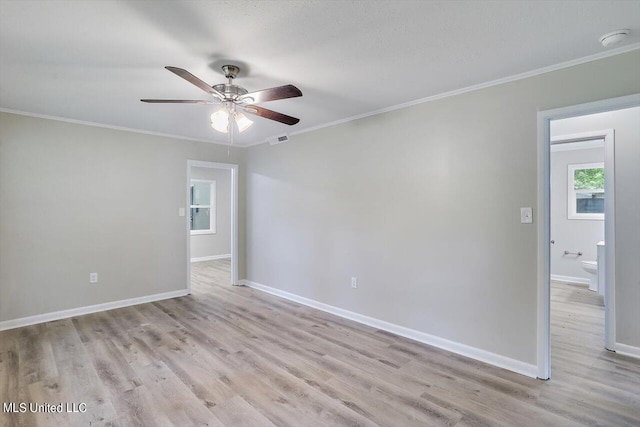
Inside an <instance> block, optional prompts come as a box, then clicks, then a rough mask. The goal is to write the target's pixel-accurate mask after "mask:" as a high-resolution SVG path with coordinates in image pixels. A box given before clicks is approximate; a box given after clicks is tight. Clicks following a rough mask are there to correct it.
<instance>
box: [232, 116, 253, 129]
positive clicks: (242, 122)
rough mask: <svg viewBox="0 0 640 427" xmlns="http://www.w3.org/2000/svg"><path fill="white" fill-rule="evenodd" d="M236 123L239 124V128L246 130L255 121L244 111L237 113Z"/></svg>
mask: <svg viewBox="0 0 640 427" xmlns="http://www.w3.org/2000/svg"><path fill="white" fill-rule="evenodd" d="M236 124H237V125H238V130H239V131H240V132H244V131H245V130H247V129H249V128H250V127H251V125H252V124H253V121H251V120H249V119H248V118H247V116H245V115H244V114H242V113H236Z"/></svg>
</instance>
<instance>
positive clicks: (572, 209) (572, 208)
mask: <svg viewBox="0 0 640 427" xmlns="http://www.w3.org/2000/svg"><path fill="white" fill-rule="evenodd" d="M582 169H604V162H595V163H577V164H572V165H568V166H567V171H568V177H567V178H568V179H567V182H568V186H567V218H568V219H588V220H596V221H604V213H579V212H577V203H576V196H577V195H578V194H580V193H604V192H605V191H604V188H602V189H598V190H576V189H575V171H577V170H582ZM605 173H606V172H605ZM605 179H606V176H605ZM605 197H607V196H606V194H605Z"/></svg>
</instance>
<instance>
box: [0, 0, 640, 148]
mask: <svg viewBox="0 0 640 427" xmlns="http://www.w3.org/2000/svg"><path fill="white" fill-rule="evenodd" d="M619 28H630V29H631V30H632V35H631V37H629V40H627V41H626V42H625V45H629V44H633V43H638V42H639V41H640V38H639V35H640V1H583V2H579V1H552V2H549V1H529V2H526V1H525V2H520V1H398V0H393V1H291V2H290V1H180V2H178V1H159V0H155V1H140V0H129V1H126V0H121V1H99V0H93V1H63V0H57V1H26V0H23V1H18V0H16V1H12V0H0V108H5V109H12V110H19V111H25V112H30V113H36V114H43V115H51V116H58V117H63V118H68V119H75V120H82V121H89V122H97V123H102V124H106V125H113V126H121V127H129V128H135V129H140V130H146V131H152V132H160V133H166V134H172V135H180V136H184V137H189V138H196V139H202V140H207V141H221V142H223V141H225V137H224V136H221V134H217V133H215V132H214V131H213V130H212V129H211V127H210V126H209V120H208V116H209V115H210V114H211V112H212V111H213V110H214V109H215V107H213V106H209V105H157V104H156V105H152V104H143V103H141V102H140V101H139V99H140V98H184V99H189V98H191V99H198V98H200V99H205V98H206V94H204V93H203V92H201V91H200V90H199V89H197V88H196V87H194V86H191V85H190V84H189V83H187V82H186V81H184V80H182V79H180V78H178V77H177V76H175V75H173V74H171V73H170V72H168V71H166V70H165V69H164V68H163V67H164V66H165V65H173V66H177V67H181V68H185V69H187V70H189V71H190V72H192V73H193V74H195V75H196V76H198V77H200V78H201V79H203V80H205V81H206V82H208V83H210V84H214V83H220V82H223V81H224V77H223V76H222V74H221V71H220V70H219V67H220V66H221V65H222V64H224V63H232V64H238V65H240V66H241V67H242V69H243V71H242V73H241V75H240V77H239V78H238V79H237V81H236V83H237V84H240V85H242V86H244V87H245V88H247V89H248V90H249V91H252V90H257V89H263V88H267V87H272V86H277V85H281V84H287V83H291V84H294V85H296V86H298V87H299V88H300V89H301V90H302V92H303V93H304V96H303V97H302V98H296V99H290V100H281V101H275V102H270V103H265V104H262V105H263V106H264V107H267V108H271V109H274V110H277V111H281V112H283V113H286V114H290V115H293V116H296V117H299V118H300V119H301V121H300V123H299V124H297V125H295V126H292V127H289V126H286V125H282V124H279V123H275V122H270V121H268V120H265V119H261V118H256V120H255V124H254V126H253V127H251V128H250V129H249V130H248V131H246V132H245V133H243V134H242V135H239V136H238V138H237V139H236V142H237V143H238V144H240V145H242V144H251V143H256V142H261V141H263V140H265V139H266V138H268V137H271V136H274V135H278V134H281V133H285V132H295V131H300V130H304V129H307V128H311V127H315V126H319V125H322V124H326V123H329V122H333V121H336V120H340V119H344V118H347V117H350V116H354V115H359V114H364V113H367V112H371V111H374V110H379V109H382V108H385V107H389V106H393V105H397V104H401V103H405V102H409V101H412V100H415V99H419V98H424V97H428V96H431V95H436V94H439V93H443V92H447V91H451V90H455V89H459V88H463V87H467V86H470V85H474V84H479V83H482V82H486V81H491V80H495V79H499V78H503V77H507V76H511V75H514V74H519V73H523V72H527V71H530V70H534V69H538V68H541V67H546V66H550V65H553V64H557V63H561V62H564V61H569V60H572V59H576V58H581V57H584V56H588V55H593V54H598V53H601V52H603V51H605V49H604V48H603V47H602V46H601V45H600V44H599V43H598V37H599V36H600V35H601V34H602V33H605V32H607V31H611V30H615V29H619ZM203 95H204V97H203Z"/></svg>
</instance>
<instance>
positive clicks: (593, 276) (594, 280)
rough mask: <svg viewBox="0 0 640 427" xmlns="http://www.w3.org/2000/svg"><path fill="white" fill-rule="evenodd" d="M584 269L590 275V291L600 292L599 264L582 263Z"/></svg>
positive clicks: (592, 262) (594, 262)
mask: <svg viewBox="0 0 640 427" xmlns="http://www.w3.org/2000/svg"><path fill="white" fill-rule="evenodd" d="M582 268H584V269H585V270H586V271H587V272H588V273H589V276H590V277H589V290H590V291H594V292H597V291H598V262H597V261H582Z"/></svg>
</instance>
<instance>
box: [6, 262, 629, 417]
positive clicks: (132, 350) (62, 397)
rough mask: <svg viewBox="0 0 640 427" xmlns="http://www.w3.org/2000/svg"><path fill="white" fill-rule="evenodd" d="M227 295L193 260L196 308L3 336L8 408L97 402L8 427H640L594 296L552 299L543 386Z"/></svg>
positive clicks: (131, 313)
mask: <svg viewBox="0 0 640 427" xmlns="http://www.w3.org/2000/svg"><path fill="white" fill-rule="evenodd" d="M228 283H229V261H228V260H218V261H209V262H200V263H194V264H193V285H192V288H193V295H191V296H187V297H182V298H175V299H172V300H166V301H160V302H155V303H149V304H143V305H138V306H135V307H128V308H123V309H118V310H112V311H108V312H103V313H96V314H91V315H86V316H79V317H75V318H72V319H65V320H59V321H55V322H49V323H46V324H41V325H35V326H29V327H24V328H20V329H14V330H10V331H5V332H0V401H3V402H32V401H37V402H50V403H60V402H75V403H80V402H85V403H86V404H87V411H86V412H85V413H62V414H43V413H40V414H28V413H27V414H10V415H9V414H3V413H0V425H1V426H56V427H57V426H180V427H184V426H296V427H297V426H376V425H378V426H393V427H395V426H441V425H447V426H574V425H602V426H638V425H639V420H640V363H639V361H638V360H636V359H632V358H628V357H624V356H620V355H616V354H614V353H611V352H607V351H606V350H604V349H603V348H602V342H603V337H602V336H603V317H604V314H603V307H602V301H601V299H599V297H597V296H596V295H594V294H593V293H590V292H589V291H588V290H587V289H586V288H584V287H578V286H572V285H566V284H555V283H554V284H553V286H552V347H553V351H552V369H553V371H552V379H551V380H550V381H539V380H535V379H531V378H527V377H524V376H521V375H518V374H514V373H511V372H508V371H505V370H502V369H498V368H495V367H492V366H489V365H486V364H483V363H480V362H476V361H474V360H471V359H467V358H464V357H462V356H457V355H455V354H451V353H448V352H446V351H442V350H439V349H436V348H433V347H429V346H426V345H422V344H419V343H416V342H413V341H410V340H408V339H404V338H400V337H396V336H394V335H391V334H389V333H386V332H383V331H378V330H376V329H373V328H370V327H367V326H363V325H360V324H357V323H354V322H351V321H348V320H345V319H341V318H338V317H335V316H332V315H330V314H327V313H323V312H320V311H317V310H314V309H311V308H308V307H305V306H301V305H299V304H296V303H293V302H290V301H286V300H283V299H279V298H277V297H274V296H272V295H268V294H265V293H262V292H259V291H256V290H253V289H249V288H245V287H232V286H230V285H228ZM496 333H499V331H496Z"/></svg>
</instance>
